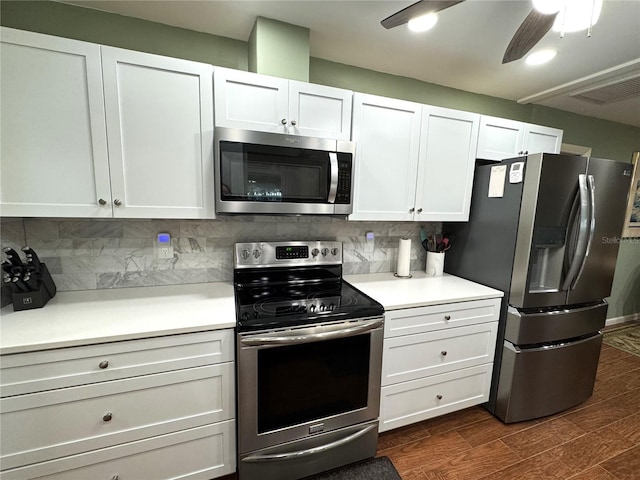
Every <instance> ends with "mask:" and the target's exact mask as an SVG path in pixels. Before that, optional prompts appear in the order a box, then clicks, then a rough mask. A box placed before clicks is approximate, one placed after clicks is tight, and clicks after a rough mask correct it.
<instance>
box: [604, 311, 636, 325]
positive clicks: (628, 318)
mask: <svg viewBox="0 0 640 480" xmlns="http://www.w3.org/2000/svg"><path fill="white" fill-rule="evenodd" d="M629 322H640V312H639V313H631V314H629V315H623V316H621V317H613V318H607V321H606V323H605V326H607V327H610V326H611V325H618V324H620V323H629Z"/></svg>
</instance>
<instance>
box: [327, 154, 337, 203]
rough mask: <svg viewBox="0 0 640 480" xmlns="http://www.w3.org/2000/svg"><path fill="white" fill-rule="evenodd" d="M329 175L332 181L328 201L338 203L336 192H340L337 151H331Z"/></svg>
mask: <svg viewBox="0 0 640 480" xmlns="http://www.w3.org/2000/svg"><path fill="white" fill-rule="evenodd" d="M329 176H330V177H331V183H330V184H329V196H328V197H327V202H329V203H336V193H338V154H337V153H336V152H329Z"/></svg>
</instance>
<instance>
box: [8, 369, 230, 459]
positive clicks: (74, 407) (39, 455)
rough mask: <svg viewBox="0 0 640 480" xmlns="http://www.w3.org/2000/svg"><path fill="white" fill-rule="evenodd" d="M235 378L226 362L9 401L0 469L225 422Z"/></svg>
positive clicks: (9, 399)
mask: <svg viewBox="0 0 640 480" xmlns="http://www.w3.org/2000/svg"><path fill="white" fill-rule="evenodd" d="M233 379H234V364H233V363H232V362H227V363H223V364H219V365H210V366H204V367H197V368H191V369H187V370H176V371H173V372H167V373H159V374H155V375H145V376H143V377H135V378H128V379H123V380H116V381H113V382H104V383H97V384H93V385H85V386H80V387H72V388H65V389H61V390H51V391H48V392H41V393H33V394H29V395H21V396H19V397H10V398H4V399H2V400H0V406H1V411H2V413H1V414H0V419H1V422H2V432H1V433H0V436H1V437H0V438H1V440H2V441H1V443H0V450H1V452H2V468H13V467H17V466H20V465H25V464H28V463H35V462H42V461H45V460H49V459H53V458H58V457H62V456H66V455H72V454H75V453H79V452H86V451H89V450H93V449H97V448H104V447H106V446H108V445H114V444H119V443H125V442H130V441H134V440H139V439H141V438H146V437H151V436H154V435H160V434H165V433H168V432H174V431H177V430H183V429H186V428H192V427H196V426H200V425H205V424H208V423H213V422H219V421H223V420H228V419H230V418H233V417H234V414H233V410H234V391H235V388H234V381H233ZM18 432H20V434H18Z"/></svg>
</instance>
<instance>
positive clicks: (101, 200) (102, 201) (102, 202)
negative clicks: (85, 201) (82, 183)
mask: <svg viewBox="0 0 640 480" xmlns="http://www.w3.org/2000/svg"><path fill="white" fill-rule="evenodd" d="M98 203H99V204H100V205H106V204H107V201H106V200H105V199H104V198H101V199H99V200H98Z"/></svg>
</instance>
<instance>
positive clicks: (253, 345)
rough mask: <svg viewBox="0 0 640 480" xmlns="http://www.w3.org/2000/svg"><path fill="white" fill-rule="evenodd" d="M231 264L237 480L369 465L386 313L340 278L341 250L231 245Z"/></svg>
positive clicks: (338, 246)
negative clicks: (363, 462)
mask: <svg viewBox="0 0 640 480" xmlns="http://www.w3.org/2000/svg"><path fill="white" fill-rule="evenodd" d="M234 257H235V258H234V286H235V300H236V312H237V332H238V334H237V350H236V352H237V369H238V392H237V398H238V415H237V419H238V474H239V478H240V480H254V479H259V480H269V479H274V480H276V479H277V480H294V479H299V478H303V477H306V476H308V475H313V474H315V473H319V472H322V471H326V470H330V469H333V468H337V467H340V466H342V465H346V464H348V463H352V462H355V461H358V460H362V459H365V458H369V457H372V456H374V455H375V452H376V444H377V437H378V414H379V409H380V375H381V368H382V337H383V314H384V309H383V307H382V305H380V304H379V303H378V302H376V301H375V300H373V299H372V298H370V297H368V296H367V295H365V294H364V293H362V292H361V291H359V290H358V289H356V288H355V287H353V286H352V285H350V284H349V283H347V282H345V281H344V280H343V279H342V243H340V242H262V243H238V244H236V245H235V250H234Z"/></svg>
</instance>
